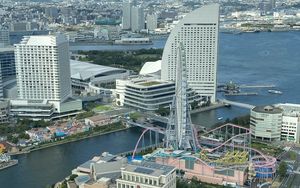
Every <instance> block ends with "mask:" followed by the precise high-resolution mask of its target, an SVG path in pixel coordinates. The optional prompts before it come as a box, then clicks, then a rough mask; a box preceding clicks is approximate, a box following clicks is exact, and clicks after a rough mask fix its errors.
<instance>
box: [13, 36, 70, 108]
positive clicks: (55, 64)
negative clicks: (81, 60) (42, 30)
mask: <svg viewBox="0 0 300 188" xmlns="http://www.w3.org/2000/svg"><path fill="white" fill-rule="evenodd" d="M15 59H16V72H17V90H18V99H21V100H47V101H49V102H50V103H52V104H54V105H55V107H56V110H57V111H58V112H59V111H60V103H62V102H64V101H65V100H67V99H68V98H69V97H70V96H71V94H72V91H71V76H70V60H69V43H68V41H67V39H66V38H65V37H64V36H63V35H60V34H58V35H46V36H30V37H24V38H23V40H22V41H21V43H20V44H16V45H15Z"/></svg>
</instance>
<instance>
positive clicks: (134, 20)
mask: <svg viewBox="0 0 300 188" xmlns="http://www.w3.org/2000/svg"><path fill="white" fill-rule="evenodd" d="M144 28H145V17H144V9H143V8H142V7H139V6H133V7H132V8H131V31H133V32H140V31H141V30H142V29H144Z"/></svg>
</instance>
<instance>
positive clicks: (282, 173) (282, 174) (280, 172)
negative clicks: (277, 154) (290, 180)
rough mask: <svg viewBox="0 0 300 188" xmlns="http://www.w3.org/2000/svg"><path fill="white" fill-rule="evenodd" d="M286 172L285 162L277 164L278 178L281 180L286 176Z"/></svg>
mask: <svg viewBox="0 0 300 188" xmlns="http://www.w3.org/2000/svg"><path fill="white" fill-rule="evenodd" d="M286 172H287V164H286V162H284V161H282V162H281V163H280V164H279V169H278V175H279V178H280V179H283V178H284V177H285V176H286Z"/></svg>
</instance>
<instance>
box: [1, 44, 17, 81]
mask: <svg viewBox="0 0 300 188" xmlns="http://www.w3.org/2000/svg"><path fill="white" fill-rule="evenodd" d="M0 67H1V75H2V77H3V78H4V79H6V78H9V77H14V76H15V75H16V64H15V53H14V48H13V47H7V48H0Z"/></svg>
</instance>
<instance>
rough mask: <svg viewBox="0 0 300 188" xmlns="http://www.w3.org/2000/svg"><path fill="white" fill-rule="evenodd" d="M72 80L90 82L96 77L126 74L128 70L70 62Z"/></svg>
mask: <svg viewBox="0 0 300 188" xmlns="http://www.w3.org/2000/svg"><path fill="white" fill-rule="evenodd" d="M70 67H71V78H73V79H78V80H88V79H91V78H95V77H101V76H109V75H112V74H119V73H124V72H126V70H124V69H119V68H114V67H108V66H103V65H96V64H92V63H88V62H83V61H76V60H70Z"/></svg>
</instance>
